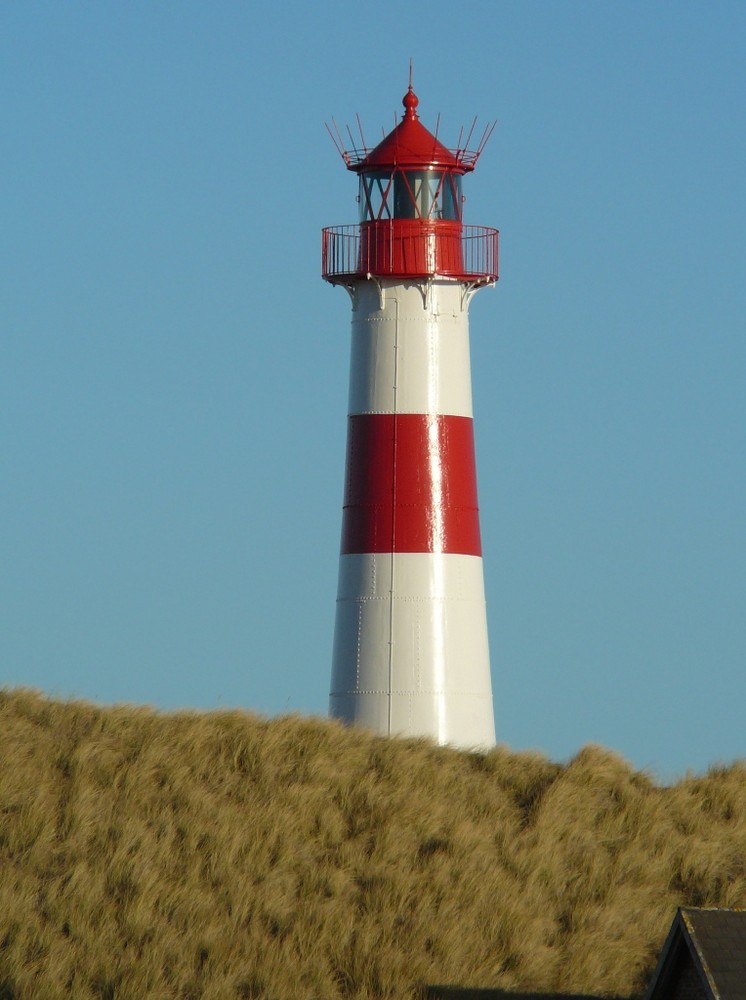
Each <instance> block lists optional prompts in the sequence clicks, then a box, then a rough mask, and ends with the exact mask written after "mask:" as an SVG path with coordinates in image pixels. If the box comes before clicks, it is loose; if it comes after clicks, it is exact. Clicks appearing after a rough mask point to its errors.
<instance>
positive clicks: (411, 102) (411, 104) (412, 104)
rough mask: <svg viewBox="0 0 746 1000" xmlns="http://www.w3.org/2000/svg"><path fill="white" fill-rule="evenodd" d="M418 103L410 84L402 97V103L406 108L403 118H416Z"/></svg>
mask: <svg viewBox="0 0 746 1000" xmlns="http://www.w3.org/2000/svg"><path fill="white" fill-rule="evenodd" d="M419 103H420V100H419V98H418V97H417V94H415V92H414V91H413V90H412V84H411V83H410V85H409V90H408V91H407V92H406V94H405V95H404V97H403V98H402V104H403V105H404V108H405V110H406V114H405V116H404V117H405V118H416V117H417V105H418V104H419Z"/></svg>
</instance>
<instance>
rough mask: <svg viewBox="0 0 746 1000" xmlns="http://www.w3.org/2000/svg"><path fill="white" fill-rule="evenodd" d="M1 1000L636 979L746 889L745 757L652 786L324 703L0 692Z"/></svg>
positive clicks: (226, 996) (589, 751) (622, 766)
mask: <svg viewBox="0 0 746 1000" xmlns="http://www.w3.org/2000/svg"><path fill="white" fill-rule="evenodd" d="M0 762H1V767H0V1000H32V998H33V1000H53V998H62V997H75V998H80V1000H93V998H97V1000H167V998H172V997H173V998H180V1000H181V998H185V1000H188V998H198V997H199V998H204V1000H218V998H219V1000H234V998H235V1000H247V998H255V997H274V998H277V1000H285V998H291V1000H292V998H296V997H297V998H324V1000H326V998H329V1000H335V998H340V1000H341V998H353V997H354V998H359V1000H363V998H367V1000H372V998H384V997H391V998H393V997H408V996H415V995H416V994H417V992H418V987H420V986H422V984H425V983H435V982H439V983H444V982H451V983H457V984H460V985H463V986H469V985H474V986H502V987H504V988H515V989H521V990H528V989H535V990H543V989H547V990H548V989H558V990H564V991H567V992H573V991H574V992H589V993H590V992H595V993H599V994H600V993H605V994H609V995H610V994H618V995H632V994H634V993H635V992H639V990H640V989H641V987H642V986H643V984H644V982H645V980H646V977H647V975H648V974H649V971H650V968H651V965H652V963H653V961H654V958H655V955H656V954H657V952H658V949H659V947H660V945H661V942H662V939H663V937H664V935H665V932H666V930H667V928H668V926H669V924H670V921H671V918H672V915H673V912H674V907H675V906H676V905H677V904H689V905H723V906H739V905H740V906H744V905H746V873H745V861H746V852H745V851H744V845H746V768H745V767H744V765H743V764H734V765H733V766H731V767H726V768H720V769H715V770H712V771H711V772H710V773H709V774H708V775H707V776H705V777H689V778H686V779H684V780H683V781H681V782H680V783H678V784H677V785H675V786H673V787H670V788H661V787H658V786H656V785H655V784H654V783H653V782H652V781H651V780H650V779H649V778H648V777H646V776H645V775H644V774H640V773H637V772H634V771H633V770H631V769H630V768H629V767H628V766H627V764H626V763H625V762H624V761H622V760H620V759H619V758H618V757H616V756H615V755H613V754H612V753H609V752H608V751H606V750H603V749H601V748H599V747H587V748H586V749H584V750H582V751H581V752H580V753H579V754H578V755H577V757H575V758H574V759H573V760H572V761H571V762H570V763H569V764H568V765H567V766H559V765H557V764H553V763H551V762H549V761H548V760H546V759H544V758H542V757H540V756H539V755H531V754H514V753H510V752H509V751H507V750H505V749H502V748H499V749H496V750H494V751H493V752H492V753H490V754H488V755H486V756H478V755H471V754H466V753H461V752H457V751H454V750H446V749H436V748H434V747H432V746H430V745H428V744H426V743H421V742H416V741H394V740H392V741H387V740H381V739H376V738H374V737H371V736H368V735H367V734H364V733H361V732H355V731H351V730H347V729H344V728H342V727H341V726H338V725H336V724H334V723H332V722H327V721H324V720H318V719H302V718H295V717H291V718H282V719H275V720H272V721H265V720H261V719H258V718H255V717H253V716H251V715H248V714H244V713H239V712H231V713H227V712H226V713H209V714H187V713H181V714H174V715H159V714H157V713H155V712H151V711H149V710H143V709H133V708H111V709H100V708H96V707H93V706H90V705H86V704H80V703H72V704H68V703H60V702H54V701H50V700H46V699H44V698H42V697H40V696H38V695H36V694H34V693H31V692H26V691H20V692H4V693H2V692H0Z"/></svg>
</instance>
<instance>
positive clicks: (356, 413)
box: [322, 81, 498, 749]
mask: <svg viewBox="0 0 746 1000" xmlns="http://www.w3.org/2000/svg"><path fill="white" fill-rule="evenodd" d="M402 103H403V105H404V114H403V115H402V118H401V121H400V122H399V123H398V124H397V125H396V127H395V128H394V129H393V131H392V132H390V133H389V134H388V135H386V136H385V137H384V138H383V139H382V141H381V142H380V143H379V144H378V145H376V146H375V147H374V148H368V147H367V146H366V143H365V140H364V138H363V137H362V129H361V143H362V145H361V146H359V147H358V146H356V145H354V144H352V145H347V144H346V143H345V142H344V140H343V139H342V137H341V134H340V133H339V130H338V129H336V127H335V131H332V130H330V134H331V135H332V139H333V140H334V141H335V144H336V145H337V148H338V151H339V152H340V154H341V156H342V158H343V160H344V162H345V164H346V166H347V168H348V169H349V170H351V171H352V172H353V173H356V174H357V175H358V178H359V188H358V203H359V221H358V223H357V224H354V225H346V226H333V227H329V228H326V229H324V230H323V232H322V275H323V277H324V278H325V279H326V281H329V282H331V283H332V284H335V285H341V286H342V287H343V288H345V289H346V290H347V292H348V293H349V296H350V300H351V303H352V344H351V354H350V383H349V408H348V423H347V456H346V468H345V482H344V500H343V514H342V539H341V550H340V561H339V582H338V589H337V612H336V622H335V630H334V652H333V662H332V679H331V692H330V714H331V715H332V716H334V717H336V718H339V719H342V720H344V721H345V722H349V723H354V724H356V725H360V726H364V727H366V728H368V729H371V730H373V731H374V732H376V733H379V734H382V735H388V736H395V735H399V736H425V737H430V738H431V739H433V740H434V741H435V742H436V743H439V744H450V745H452V746H456V747H461V748H467V749H477V748H487V747H490V746H492V745H494V742H495V724H494V714H493V705H492V684H491V678H490V660H489V645H488V639H487V617H486V610H485V596H484V574H483V569H482V546H481V539H480V531H479V509H478V504H477V478H476V464H475V452H474V431H473V414H472V392H471V367H470V351H469V324H468V311H469V304H470V302H471V300H472V298H473V297H474V295H475V293H476V292H477V291H478V290H479V289H481V288H483V287H485V286H487V285H492V284H494V282H495V281H496V280H497V241H498V233H497V230H496V229H491V228H488V227H485V226H471V225H465V224H464V222H463V218H462V214H463V204H464V199H463V194H462V182H463V178H464V175H466V174H468V173H470V172H471V171H472V170H473V169H474V167H475V165H476V162H477V160H478V158H479V156H480V154H481V152H482V150H483V148H484V145H485V143H486V141H487V139H488V138H489V134H490V132H491V128H490V127H488V128H487V129H486V130H485V131H484V134H483V135H482V138H481V141H480V142H479V143H478V144H476V147H475V148H471V149H470V148H469V144H470V136H471V133H470V134H469V136H468V137H467V139H466V141H465V142H464V143H463V144H462V143H461V138H459V142H458V143H457V147H456V148H453V149H449V148H447V147H446V146H445V145H443V144H442V143H441V142H440V140H439V139H438V138H437V134H433V133H431V132H430V131H428V129H427V128H425V126H424V125H423V124H422V122H421V121H420V118H419V114H418V110H417V109H418V105H419V101H418V98H417V96H416V95H415V93H414V91H413V89H412V85H411V81H410V86H409V89H408V91H407V93H406V94H405V96H404V99H403V102H402ZM348 131H349V130H348ZM472 132H473V126H472ZM436 133H437V128H436Z"/></svg>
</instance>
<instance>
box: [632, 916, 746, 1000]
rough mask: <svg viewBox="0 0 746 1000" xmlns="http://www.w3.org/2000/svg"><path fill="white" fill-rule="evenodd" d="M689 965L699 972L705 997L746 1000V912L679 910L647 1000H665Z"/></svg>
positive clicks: (720, 999)
mask: <svg viewBox="0 0 746 1000" xmlns="http://www.w3.org/2000/svg"><path fill="white" fill-rule="evenodd" d="M686 964H691V965H693V967H694V969H695V970H696V972H697V974H698V976H699V979H700V981H701V984H702V995H703V996H704V997H708V998H711V1000H746V910H718V909H694V908H690V907H682V908H681V909H679V911H678V912H677V914H676V917H675V918H674V921H673V924H672V925H671V930H670V931H669V934H668V938H667V939H666V943H665V944H664V945H663V951H662V952H661V956H660V958H659V960H658V965H657V967H656V969H655V972H654V973H653V978H652V979H651V981H650V985H649V986H648V992H647V993H646V995H645V1000H664V998H665V997H667V995H668V994H667V992H666V991H667V989H668V988H669V987H670V986H671V985H672V984H673V982H674V980H675V978H676V977H677V976H678V975H679V974H680V972H681V969H682V968H683V967H684V965H686Z"/></svg>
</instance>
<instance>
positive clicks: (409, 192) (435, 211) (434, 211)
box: [394, 170, 461, 219]
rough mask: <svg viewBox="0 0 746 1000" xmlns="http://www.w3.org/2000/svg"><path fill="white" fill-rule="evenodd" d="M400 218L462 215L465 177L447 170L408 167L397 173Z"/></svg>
mask: <svg viewBox="0 0 746 1000" xmlns="http://www.w3.org/2000/svg"><path fill="white" fill-rule="evenodd" d="M394 217H395V218H397V219H459V218H461V178H460V177H459V176H454V175H453V174H450V173H449V172H448V171H443V170H407V171H402V172H397V174H396V175H395V176H394Z"/></svg>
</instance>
